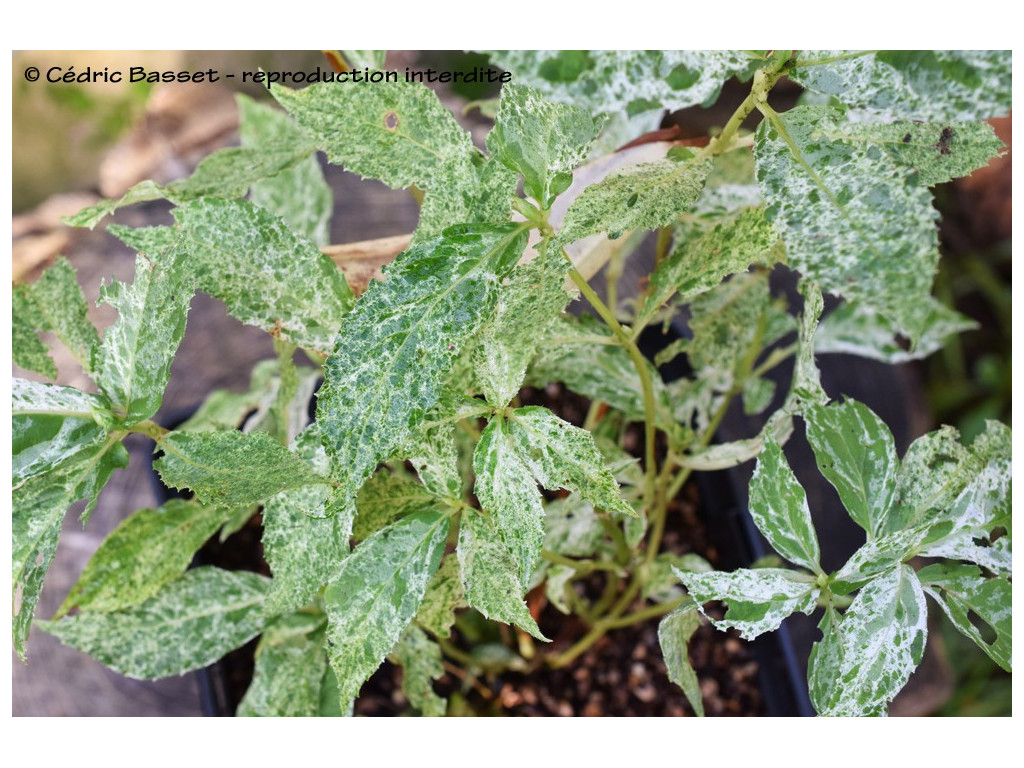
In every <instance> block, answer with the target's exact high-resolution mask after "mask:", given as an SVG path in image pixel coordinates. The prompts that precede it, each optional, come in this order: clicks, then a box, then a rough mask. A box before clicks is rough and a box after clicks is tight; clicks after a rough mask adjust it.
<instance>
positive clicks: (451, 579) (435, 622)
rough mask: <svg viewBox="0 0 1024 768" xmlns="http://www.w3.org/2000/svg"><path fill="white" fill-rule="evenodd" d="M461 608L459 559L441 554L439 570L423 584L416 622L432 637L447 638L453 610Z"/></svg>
mask: <svg viewBox="0 0 1024 768" xmlns="http://www.w3.org/2000/svg"><path fill="white" fill-rule="evenodd" d="M465 605H466V600H465V594H464V591H463V588H462V578H461V576H460V575H459V559H458V557H456V556H455V555H454V554H450V555H445V558H444V560H442V561H441V567H440V568H438V569H437V573H435V574H434V577H433V578H432V579H431V580H430V581H429V582H428V583H427V591H426V592H425V593H424V594H423V602H422V603H420V609H419V611H417V612H416V623H417V624H419V625H420V626H421V627H423V628H424V629H426V630H428V631H429V632H431V633H432V634H433V635H434V636H435V637H449V636H450V635H451V633H452V632H451V630H452V625H453V624H454V623H455V611H456V610H457V609H459V608H462V607H464V606H465Z"/></svg>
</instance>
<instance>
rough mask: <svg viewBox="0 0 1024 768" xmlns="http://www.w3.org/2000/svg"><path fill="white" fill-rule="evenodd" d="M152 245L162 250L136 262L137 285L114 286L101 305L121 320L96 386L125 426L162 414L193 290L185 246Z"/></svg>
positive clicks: (160, 240)
mask: <svg viewBox="0 0 1024 768" xmlns="http://www.w3.org/2000/svg"><path fill="white" fill-rule="evenodd" d="M150 232H151V231H150ZM115 234H118V233H117V232H115ZM149 234H150V233H146V236H149ZM140 236H142V235H141V234H140ZM151 239H152V240H153V243H154V245H157V246H158V247H157V248H153V249H147V250H148V252H147V253H143V252H141V251H140V253H139V255H138V256H137V257H136V259H135V282H134V283H132V284H131V285H128V284H126V283H121V282H118V281H116V280H115V281H114V282H112V283H111V284H110V285H109V286H105V287H104V288H102V289H101V290H100V300H101V301H104V302H106V303H107V304H110V305H111V306H112V307H114V309H116V310H117V312H118V318H117V320H116V321H115V322H114V324H113V325H111V326H110V327H109V328H107V330H106V331H105V332H104V334H103V344H102V346H101V347H100V348H99V350H98V352H97V354H96V358H97V362H96V383H97V384H99V386H100V389H102V390H103V392H104V393H105V394H106V395H107V397H109V398H110V400H111V402H112V403H113V404H114V406H115V408H117V409H118V410H119V411H120V412H121V413H122V414H123V415H124V423H125V425H126V426H131V425H133V424H137V423H138V422H140V421H143V420H145V419H148V418H149V417H150V416H152V415H153V414H154V413H156V412H157V410H159V408H160V403H161V402H162V401H163V396H164V389H165V388H166V387H167V380H168V378H169V376H170V368H171V361H172V360H173V359H174V354H175V352H176V351H177V349H178V344H179V343H180V342H181V338H182V336H184V335H185V318H186V316H187V315H188V309H189V303H190V302H191V301H192V293H193V290H194V286H193V283H192V278H191V275H190V272H189V254H188V252H187V250H186V249H185V248H184V247H183V246H182V244H181V243H180V241H178V240H177V239H175V241H174V242H173V243H172V244H170V245H166V246H165V245H164V244H165V243H167V235H166V234H165V233H155V234H153V237H152V238H151ZM129 244H132V243H129ZM139 245H141V243H139Z"/></svg>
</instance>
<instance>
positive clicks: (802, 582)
mask: <svg viewBox="0 0 1024 768" xmlns="http://www.w3.org/2000/svg"><path fill="white" fill-rule="evenodd" d="M676 576H677V577H679V580H680V581H681V582H683V584H684V585H686V590H687V592H689V593H690V595H692V596H693V599H694V600H695V601H696V602H697V605H698V606H699V607H700V611H701V613H703V614H704V615H705V616H707V617H708V619H710V620H711V623H712V624H714V625H715V626H716V627H718V628H719V629H729V628H730V627H735V628H736V629H738V630H739V632H740V634H741V635H742V636H743V637H744V638H745V639H747V640H753V639H754V638H755V637H757V636H758V635H761V634H764V633H765V632H771V631H772V630H775V629H778V628H779V626H780V625H781V624H782V621H783V619H785V618H786V617H787V616H789V615H791V614H793V613H796V612H797V611H800V612H801V613H808V614H809V613H810V612H811V611H813V610H814V607H815V605H817V602H818V593H819V590H818V588H817V587H816V586H815V585H814V582H812V581H810V580H809V579H806V578H800V574H797V573H795V572H793V571H787V570H783V569H780V568H758V569H755V570H745V569H741V570H738V571H733V572H732V573H724V572H722V571H710V572H707V573H700V572H696V571H680V570H679V569H676ZM711 600H721V601H723V602H725V603H727V604H728V610H727V611H726V614H725V618H723V619H715V618H712V617H711V616H708V615H707V613H706V612H705V611H704V608H703V605H704V603H707V602H709V601H711Z"/></svg>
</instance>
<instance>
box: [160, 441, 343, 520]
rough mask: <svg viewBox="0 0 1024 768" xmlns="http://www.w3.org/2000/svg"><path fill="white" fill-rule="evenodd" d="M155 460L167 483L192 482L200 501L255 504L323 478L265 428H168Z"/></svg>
mask: <svg viewBox="0 0 1024 768" xmlns="http://www.w3.org/2000/svg"><path fill="white" fill-rule="evenodd" d="M159 448H160V449H161V450H163V452H164V455H163V456H161V457H160V458H159V459H157V460H156V461H155V462H153V467H154V468H155V469H156V471H157V472H159V473H160V477H161V479H163V481H164V483H165V484H166V485H167V486H168V487H170V488H178V489H182V488H190V489H191V490H192V491H194V492H195V494H196V497H197V498H198V499H199V500H200V501H202V502H203V503H204V504H227V505H232V506H235V505H244V504H255V503H257V502H260V501H264V500H266V499H269V498H270V497H271V496H274V495H275V494H278V493H280V492H281V491H284V490H287V489H289V488H301V487H303V486H309V485H318V484H319V485H325V484H327V482H328V481H327V479H326V478H325V477H322V476H321V475H318V474H316V472H314V471H313V469H312V468H311V467H310V466H309V464H307V463H306V462H305V461H303V460H302V459H301V458H299V456H297V455H295V454H294V453H292V452H291V451H289V450H288V449H287V448H285V447H284V446H283V445H281V444H280V443H279V442H277V441H276V440H274V438H272V437H271V436H270V435H268V434H267V433H266V432H253V433H252V434H248V435H246V434H242V433H241V432H171V433H170V434H168V435H166V436H165V437H164V438H163V439H162V440H161V441H160V443H159Z"/></svg>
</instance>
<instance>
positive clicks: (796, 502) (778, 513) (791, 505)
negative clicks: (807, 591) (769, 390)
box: [750, 432, 822, 573]
mask: <svg viewBox="0 0 1024 768" xmlns="http://www.w3.org/2000/svg"><path fill="white" fill-rule="evenodd" d="M750 515H751V517H753V518H754V523H756V524H757V528H758V530H759V531H761V533H763V534H764V537H765V538H766V539H768V543H769V544H771V545H772V548H773V549H774V550H775V551H776V552H778V553H779V554H780V555H782V556H783V557H784V558H786V559H787V560H789V561H790V562H791V563H795V564H797V565H801V566H803V567H804V568H807V569H808V570H811V571H814V572H815V573H821V572H822V571H821V566H820V565H819V564H818V560H819V558H820V557H821V551H820V549H819V548H818V537H817V535H816V534H815V532H814V523H813V522H811V510H810V508H809V507H808V506H807V494H806V493H804V489H803V487H802V486H801V485H800V483H799V482H798V481H797V479H796V476H795V475H794V474H793V470H792V469H790V467H789V462H787V461H786V457H785V455H784V454H783V453H782V449H781V448H780V447H779V445H778V443H776V442H775V440H774V439H773V438H772V436H771V433H770V432H769V433H768V435H767V436H766V437H765V442H764V450H763V451H762V452H761V455H760V456H759V457H758V459H757V466H756V467H755V469H754V475H753V477H751V478H750Z"/></svg>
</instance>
